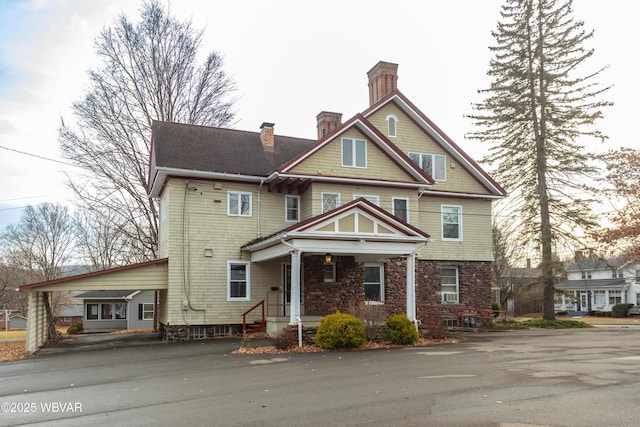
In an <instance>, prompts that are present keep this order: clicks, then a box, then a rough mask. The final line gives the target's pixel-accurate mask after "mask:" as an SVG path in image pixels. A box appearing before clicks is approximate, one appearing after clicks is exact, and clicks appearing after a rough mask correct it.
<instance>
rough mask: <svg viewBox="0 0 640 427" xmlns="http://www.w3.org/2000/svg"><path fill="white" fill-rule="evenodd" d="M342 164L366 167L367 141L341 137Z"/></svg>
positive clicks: (351, 166)
mask: <svg viewBox="0 0 640 427" xmlns="http://www.w3.org/2000/svg"><path fill="white" fill-rule="evenodd" d="M342 166H344V167H350V168H366V167H367V142H366V141H365V140H364V139H352V138H343V139H342Z"/></svg>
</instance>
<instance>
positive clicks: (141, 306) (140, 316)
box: [138, 304, 144, 320]
mask: <svg viewBox="0 0 640 427" xmlns="http://www.w3.org/2000/svg"><path fill="white" fill-rule="evenodd" d="M143 311H144V306H143V305H142V304H138V320H142V315H143V314H142V312H143Z"/></svg>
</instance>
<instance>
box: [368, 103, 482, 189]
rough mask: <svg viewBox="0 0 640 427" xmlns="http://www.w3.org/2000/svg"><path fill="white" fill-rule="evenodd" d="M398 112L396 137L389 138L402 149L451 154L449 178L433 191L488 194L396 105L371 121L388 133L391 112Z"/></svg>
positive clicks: (437, 185)
mask: <svg viewBox="0 0 640 427" xmlns="http://www.w3.org/2000/svg"><path fill="white" fill-rule="evenodd" d="M389 114H392V115H395V116H396V117H397V119H398V122H397V124H396V129H397V130H396V137H389V140H390V141H391V142H393V143H394V144H395V145H396V146H397V147H398V148H400V150H402V151H403V152H404V153H405V154H407V155H408V153H409V152H416V153H428V154H443V155H446V156H447V170H446V173H447V180H446V181H441V182H437V183H436V184H435V185H434V186H433V188H432V189H433V190H439V191H455V192H462V193H479V194H488V192H487V190H486V189H485V188H484V187H482V186H481V185H480V183H478V181H477V180H476V179H475V178H474V177H473V176H471V175H470V174H469V173H468V172H467V171H466V170H465V169H464V168H463V167H462V166H461V165H460V164H459V163H458V162H456V161H455V160H454V159H453V158H452V157H451V156H450V155H448V154H447V153H446V152H445V151H444V150H443V149H442V148H441V147H440V146H439V145H438V144H436V142H435V141H434V140H433V139H431V138H430V137H429V136H428V135H427V134H426V133H424V132H423V131H422V130H421V129H420V128H419V127H418V126H417V125H416V124H415V123H414V122H412V121H411V120H410V119H409V118H408V117H407V116H405V115H404V113H403V112H402V111H401V110H400V109H399V108H398V107H396V106H395V105H393V104H389V105H387V106H385V108H382V109H381V110H379V111H376V112H375V113H374V114H372V115H371V116H370V117H368V120H369V121H370V122H371V123H372V124H373V125H374V126H375V127H377V128H378V129H380V130H381V131H382V132H383V133H384V134H385V135H386V134H387V115H389Z"/></svg>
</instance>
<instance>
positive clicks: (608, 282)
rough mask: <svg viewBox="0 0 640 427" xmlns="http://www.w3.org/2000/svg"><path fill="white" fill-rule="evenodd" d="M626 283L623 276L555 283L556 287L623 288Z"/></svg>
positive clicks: (579, 288)
mask: <svg viewBox="0 0 640 427" xmlns="http://www.w3.org/2000/svg"><path fill="white" fill-rule="evenodd" d="M626 286H628V284H627V283H626V282H625V279H624V278H622V277H621V278H615V279H614V278H611V279H580V280H565V281H564V282H560V283H557V284H556V288H557V289H577V290H581V289H587V290H595V289H612V288H613V289H615V288H619V289H622V288H625V287H626Z"/></svg>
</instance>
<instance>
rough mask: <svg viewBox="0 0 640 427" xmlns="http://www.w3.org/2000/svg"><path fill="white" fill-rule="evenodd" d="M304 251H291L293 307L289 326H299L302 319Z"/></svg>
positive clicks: (290, 309) (290, 308) (290, 311)
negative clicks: (301, 268) (302, 262)
mask: <svg viewBox="0 0 640 427" xmlns="http://www.w3.org/2000/svg"><path fill="white" fill-rule="evenodd" d="M301 254H302V251H300V250H298V249H295V250H293V251H291V306H290V307H289V324H290V325H297V324H298V319H299V318H300V258H301Z"/></svg>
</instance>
